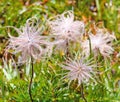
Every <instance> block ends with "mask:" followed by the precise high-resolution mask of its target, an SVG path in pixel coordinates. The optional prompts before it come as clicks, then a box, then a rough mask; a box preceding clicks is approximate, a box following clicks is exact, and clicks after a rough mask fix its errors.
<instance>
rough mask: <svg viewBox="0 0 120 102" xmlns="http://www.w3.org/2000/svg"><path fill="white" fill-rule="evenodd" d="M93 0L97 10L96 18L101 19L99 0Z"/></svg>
mask: <svg viewBox="0 0 120 102" xmlns="http://www.w3.org/2000/svg"><path fill="white" fill-rule="evenodd" d="M95 2H96V6H97V10H98V18H99V19H101V10H100V2H99V0H95Z"/></svg>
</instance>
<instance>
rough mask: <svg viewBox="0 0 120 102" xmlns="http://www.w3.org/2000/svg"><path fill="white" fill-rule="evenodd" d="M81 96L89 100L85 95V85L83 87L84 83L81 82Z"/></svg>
mask: <svg viewBox="0 0 120 102" xmlns="http://www.w3.org/2000/svg"><path fill="white" fill-rule="evenodd" d="M81 96H82V98H83V99H84V101H85V102H87V99H86V98H85V96H84V87H83V84H81Z"/></svg>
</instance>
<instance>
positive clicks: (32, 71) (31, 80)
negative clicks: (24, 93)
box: [29, 58, 34, 102]
mask: <svg viewBox="0 0 120 102" xmlns="http://www.w3.org/2000/svg"><path fill="white" fill-rule="evenodd" d="M33 74H34V70H33V59H32V58H31V78H30V83H29V96H30V100H31V102H33V98H32V93H31V88H32V82H33Z"/></svg>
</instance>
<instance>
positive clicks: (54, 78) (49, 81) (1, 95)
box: [0, 0, 120, 102]
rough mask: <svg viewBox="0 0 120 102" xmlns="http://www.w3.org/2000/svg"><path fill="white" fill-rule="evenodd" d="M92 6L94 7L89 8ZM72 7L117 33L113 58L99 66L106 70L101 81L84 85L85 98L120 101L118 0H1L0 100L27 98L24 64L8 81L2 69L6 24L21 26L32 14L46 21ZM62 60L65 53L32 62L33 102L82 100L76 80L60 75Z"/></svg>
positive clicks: (27, 101) (93, 101) (78, 15)
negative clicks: (69, 80)
mask: <svg viewBox="0 0 120 102" xmlns="http://www.w3.org/2000/svg"><path fill="white" fill-rule="evenodd" d="M110 1H112V4H110V3H111V2H110ZM27 3H28V4H27ZM93 6H94V9H90V8H91V7H93ZM71 9H73V10H74V11H75V16H76V19H79V20H86V21H87V22H88V24H89V21H95V22H96V23H98V22H102V23H103V24H104V26H105V27H106V28H107V29H108V30H110V31H114V32H115V35H116V36H117V41H116V42H115V43H114V49H115V51H114V55H113V56H112V61H108V62H107V64H106V65H105V64H103V67H101V68H100V69H101V72H102V71H104V70H107V71H105V72H104V74H101V78H102V81H101V83H97V84H95V83H92V82H91V83H90V84H88V85H85V86H84V93H85V97H86V99H87V100H88V102H120V56H119V57H116V55H117V54H118V53H120V1H119V0H0V57H1V58H0V102H30V98H29V94H28V85H29V78H30V75H28V76H27V75H26V74H25V68H26V66H21V67H20V69H21V70H18V76H17V77H15V78H13V79H12V80H10V81H8V80H7V79H6V77H5V75H4V73H3V70H2V69H3V64H2V55H3V52H4V48H5V46H6V42H7V40H8V35H7V32H8V31H7V29H6V28H5V26H8V25H9V26H15V27H20V26H21V25H24V24H25V22H26V20H27V19H28V18H31V17H33V16H35V17H37V18H40V19H41V20H42V22H45V21H46V19H48V18H49V17H52V16H54V15H57V14H59V13H62V12H64V11H65V10H71ZM45 33H47V32H45ZM11 34H13V35H14V34H15V32H14V31H12V32H11ZM63 61H64V55H63V56H62V55H60V54H57V55H53V56H52V57H51V58H48V59H46V60H42V61H40V62H39V63H36V64H35V65H34V72H35V78H34V82H33V84H32V95H33V99H34V102H84V100H83V99H82V98H81V94H80V88H79V87H78V88H76V87H75V86H76V85H75V84H73V85H71V86H70V87H68V80H67V79H66V80H62V79H61V78H62V74H61V73H63V71H62V70H61V68H60V66H59V65H58V63H59V64H60V63H62V62H63ZM101 61H102V60H101ZM102 62H103V63H104V61H102ZM13 70H14V69H13ZM20 72H21V73H20Z"/></svg>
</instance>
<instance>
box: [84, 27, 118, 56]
mask: <svg viewBox="0 0 120 102" xmlns="http://www.w3.org/2000/svg"><path fill="white" fill-rule="evenodd" d="M89 38H90V40H88V39H87V40H85V41H83V43H82V48H83V52H84V53H85V55H86V56H89V55H90V44H91V50H92V52H93V53H94V55H95V56H96V55H98V54H99V53H100V54H101V55H102V56H104V57H110V54H112V53H113V51H114V49H113V48H112V41H113V40H114V39H116V38H115V36H114V34H110V33H109V32H105V30H103V29H97V30H96V34H95V35H94V34H92V33H90V34H89Z"/></svg>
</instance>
